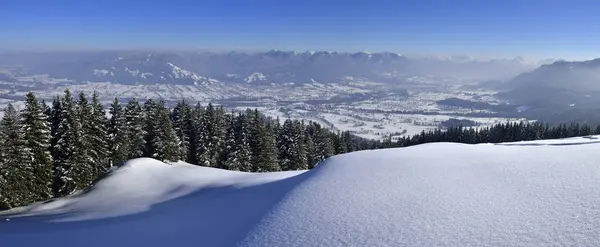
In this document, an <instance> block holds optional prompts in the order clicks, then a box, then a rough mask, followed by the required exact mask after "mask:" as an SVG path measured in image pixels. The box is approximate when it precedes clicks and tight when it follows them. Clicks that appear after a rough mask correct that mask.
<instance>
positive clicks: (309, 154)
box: [302, 123, 320, 169]
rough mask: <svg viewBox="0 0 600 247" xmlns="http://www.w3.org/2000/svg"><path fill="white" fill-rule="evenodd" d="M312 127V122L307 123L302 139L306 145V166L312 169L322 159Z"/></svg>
mask: <svg viewBox="0 0 600 247" xmlns="http://www.w3.org/2000/svg"><path fill="white" fill-rule="evenodd" d="M312 128H313V126H312V124H311V123H309V124H308V125H306V127H305V129H304V131H303V134H302V141H303V142H304V147H306V167H307V168H308V169H312V168H313V167H315V165H316V164H317V163H319V161H320V160H319V158H318V154H317V150H316V146H315V142H314V140H313V136H312V132H314V131H313V130H312Z"/></svg>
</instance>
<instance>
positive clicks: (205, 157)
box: [196, 103, 225, 167]
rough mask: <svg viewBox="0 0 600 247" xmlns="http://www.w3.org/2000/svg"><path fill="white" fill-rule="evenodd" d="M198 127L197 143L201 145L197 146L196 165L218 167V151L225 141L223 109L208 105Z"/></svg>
mask: <svg viewBox="0 0 600 247" xmlns="http://www.w3.org/2000/svg"><path fill="white" fill-rule="evenodd" d="M199 126H200V128H198V130H199V131H198V134H199V136H198V138H197V143H201V144H202V145H198V146H197V151H196V154H197V156H198V164H199V165H201V166H209V167H217V166H219V155H220V154H221V152H220V149H221V148H222V147H223V142H224V141H225V130H224V127H225V125H224V110H223V108H215V107H214V106H213V105H212V104H210V103H209V104H208V106H207V107H206V110H205V111H204V114H203V115H202V117H201V120H200V124H199Z"/></svg>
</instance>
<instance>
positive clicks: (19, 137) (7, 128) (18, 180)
mask: <svg viewBox="0 0 600 247" xmlns="http://www.w3.org/2000/svg"><path fill="white" fill-rule="evenodd" d="M19 118H20V116H19V113H18V112H17V111H16V110H15V108H14V107H13V105H12V104H8V106H7V107H6V109H4V117H3V118H2V121H0V134H1V136H2V138H1V139H2V141H3V142H2V145H0V155H1V160H2V177H3V180H4V181H3V188H2V194H3V197H2V203H0V204H2V205H3V206H5V207H9V208H10V207H17V206H22V205H25V204H28V203H31V202H33V201H34V200H35V199H36V197H37V195H36V194H35V193H34V191H32V189H33V188H31V187H32V185H33V181H32V178H34V173H33V167H32V166H31V158H32V154H31V152H30V150H29V148H28V147H27V143H26V141H25V133H24V128H23V126H21V124H20V121H19Z"/></svg>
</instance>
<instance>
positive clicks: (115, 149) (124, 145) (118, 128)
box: [108, 97, 131, 166]
mask: <svg viewBox="0 0 600 247" xmlns="http://www.w3.org/2000/svg"><path fill="white" fill-rule="evenodd" d="M109 113H110V115H111V118H110V121H109V125H108V139H109V141H108V143H109V147H110V150H109V151H110V162H109V163H110V165H111V166H113V165H118V164H120V163H122V162H125V161H127V159H128V157H129V153H130V150H129V148H130V146H131V144H130V141H129V136H128V135H127V128H128V126H127V119H126V117H125V112H124V111H123V108H122V107H121V104H120V103H119V99H117V98H116V97H115V99H114V100H113V102H112V104H111V105H110V110H109Z"/></svg>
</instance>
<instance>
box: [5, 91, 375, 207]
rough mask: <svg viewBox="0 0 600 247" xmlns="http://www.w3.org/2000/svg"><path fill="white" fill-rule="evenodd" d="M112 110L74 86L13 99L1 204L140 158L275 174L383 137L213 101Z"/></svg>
mask: <svg viewBox="0 0 600 247" xmlns="http://www.w3.org/2000/svg"><path fill="white" fill-rule="evenodd" d="M108 113H109V114H108V115H107V114H106V111H105V109H104V108H103V106H102V103H101V102H100V99H99V97H98V94H97V93H94V94H93V95H92V97H91V100H88V97H87V96H86V95H85V94H84V93H79V94H78V95H77V96H76V97H75V96H74V95H73V94H72V93H71V92H70V91H69V90H68V89H67V90H65V93H64V95H62V96H57V97H55V98H54V100H53V102H52V104H51V105H47V104H46V103H45V102H44V101H43V100H41V101H40V100H38V99H37V98H36V96H35V95H34V94H33V93H28V94H27V95H26V100H25V106H24V107H23V109H21V110H17V109H15V107H14V106H13V105H12V104H9V105H8V106H7V107H6V108H5V109H4V116H3V118H2V120H1V121H0V141H1V142H2V143H3V144H4V145H2V146H0V209H7V208H12V207H16V206H22V205H26V204H29V203H32V202H35V201H44V200H47V199H50V198H53V197H61V196H66V195H70V194H72V193H74V192H76V191H81V190H84V189H86V188H88V187H89V186H90V185H92V184H93V183H94V181H96V180H98V179H100V178H102V177H103V176H105V174H107V173H108V172H109V171H110V170H111V167H113V166H116V165H119V164H121V163H123V162H124V161H127V160H130V159H134V158H139V157H152V158H155V159H158V160H163V161H179V160H183V161H185V162H188V163H190V164H195V165H200V166H207V167H216V168H222V169H228V170H236V171H246V172H270V171H286V170H302V169H311V168H313V167H314V166H315V165H316V164H318V163H319V162H320V161H322V160H324V159H326V158H328V157H330V156H332V155H335V154H340V153H346V152H351V151H355V150H360V149H367V148H373V147H374V145H373V143H375V142H370V141H367V140H364V139H360V138H356V137H354V136H352V135H350V133H349V132H341V133H336V132H332V131H330V130H328V129H326V128H323V127H321V125H319V124H318V123H315V122H304V121H299V120H285V121H283V123H281V122H280V121H279V119H271V118H267V117H265V116H264V115H262V114H261V113H260V112H259V111H258V110H256V109H255V110H251V109H248V110H246V111H245V112H231V113H228V112H226V111H225V109H224V108H222V107H215V106H214V105H212V104H208V105H207V106H202V105H200V104H195V105H191V104H189V103H187V102H185V101H180V102H178V103H177V104H176V105H175V107H173V108H172V109H171V108H169V107H167V106H166V104H165V102H164V101H162V100H159V101H156V100H153V99H148V100H146V101H145V102H140V101H139V100H137V99H131V100H129V101H128V102H126V103H121V102H119V100H118V99H117V98H115V99H114V101H113V102H112V104H111V105H110V108H109V109H108ZM109 116H110V117H109Z"/></svg>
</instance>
